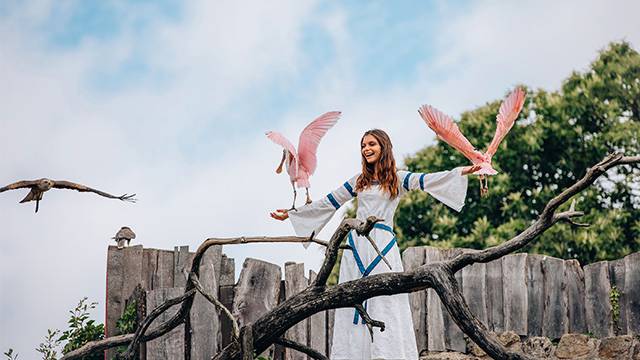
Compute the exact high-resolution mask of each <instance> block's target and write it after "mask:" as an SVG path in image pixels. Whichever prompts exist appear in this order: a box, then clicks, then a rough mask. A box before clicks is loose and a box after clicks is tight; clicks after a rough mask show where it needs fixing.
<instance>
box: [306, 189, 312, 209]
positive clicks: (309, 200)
mask: <svg viewBox="0 0 640 360" xmlns="http://www.w3.org/2000/svg"><path fill="white" fill-rule="evenodd" d="M305 189H306V190H307V202H306V203H305V205H309V204H311V202H312V201H311V197H309V188H305Z"/></svg>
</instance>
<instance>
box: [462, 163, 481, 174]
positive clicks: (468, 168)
mask: <svg viewBox="0 0 640 360" xmlns="http://www.w3.org/2000/svg"><path fill="white" fill-rule="evenodd" d="M480 168H481V166H480V165H470V166H465V167H463V168H462V175H469V174H473V173H474V172H476V171H478V170H480Z"/></svg>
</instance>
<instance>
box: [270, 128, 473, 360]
mask: <svg viewBox="0 0 640 360" xmlns="http://www.w3.org/2000/svg"><path fill="white" fill-rule="evenodd" d="M360 148H361V151H360V153H361V158H362V172H361V173H360V174H358V175H356V176H354V177H352V178H351V179H349V180H348V181H347V182H345V183H344V184H343V185H342V186H341V187H339V188H338V189H336V190H334V191H332V192H331V193H329V194H328V195H327V196H326V197H324V198H323V199H321V200H318V201H315V202H313V203H311V204H308V205H306V206H304V207H302V208H300V209H299V210H297V211H288V210H284V209H280V210H277V211H276V212H273V213H271V217H273V218H275V219H278V220H285V219H287V218H289V219H291V223H292V225H293V228H294V230H295V232H296V234H297V235H298V236H305V237H308V236H310V235H311V234H317V233H319V232H320V230H322V228H323V227H324V226H325V225H326V224H327V222H329V220H330V219H331V217H332V216H333V214H335V212H336V211H337V210H338V209H339V208H340V207H341V206H342V205H344V204H345V203H347V202H348V201H350V200H351V199H353V198H355V197H358V210H357V215H356V217H357V218H358V219H361V220H364V219H366V218H367V217H369V216H375V217H377V218H379V219H381V221H380V222H378V223H376V224H375V226H374V228H373V230H372V231H371V233H370V239H368V238H366V237H365V236H360V235H358V234H357V233H355V232H353V231H352V232H350V233H349V235H348V239H347V241H348V243H349V246H350V247H351V248H352V249H353V251H352V252H349V251H345V252H344V253H343V255H342V259H341V265H340V278H339V283H344V282H346V281H351V280H356V279H360V278H362V277H365V276H369V275H373V274H380V273H385V272H390V271H404V269H403V266H402V260H401V258H400V251H399V249H398V244H397V239H396V236H395V233H394V231H393V216H394V213H395V210H396V208H397V206H398V203H399V201H400V197H401V196H402V195H404V194H406V193H407V192H409V191H411V190H420V191H425V192H427V193H429V194H430V195H432V196H433V197H435V198H436V199H438V200H440V201H442V202H443V203H445V204H446V205H448V206H450V207H451V208H453V209H455V210H456V211H460V210H461V209H462V207H463V206H464V200H465V197H466V193H467V178H466V177H465V176H464V175H467V174H469V173H471V172H473V171H476V170H478V167H477V166H468V167H464V168H456V169H454V170H451V171H443V172H438V173H433V174H420V173H411V172H408V171H398V170H396V163H395V159H394V157H393V151H392V150H393V146H392V144H391V140H390V139H389V136H388V135H387V134H386V133H385V132H384V131H382V130H379V129H374V130H369V131H367V132H366V133H365V134H364V135H363V137H362V139H361V141H360ZM380 249H382V250H380ZM382 261H384V263H382ZM362 305H363V307H362V308H360V309H359V310H353V309H348V308H341V309H336V318H335V327H334V332H333V346H332V349H331V356H330V358H331V359H334V360H340V359H343V360H346V359H365V360H370V359H394V360H399V359H405V360H415V359H417V358H418V350H417V348H416V340H415V335H414V332H413V325H412V324H413V323H412V320H411V311H410V309H409V298H408V295H407V294H399V295H393V296H381V297H374V298H371V299H368V300H366V301H365V302H364V304H362ZM363 309H364V312H366V313H368V314H369V315H370V317H371V318H372V319H373V320H379V321H382V322H384V323H385V331H384V332H375V334H374V333H371V334H370V333H369V331H370V330H368V328H367V326H365V322H364V319H363V317H364V314H363V313H362V312H361V311H363ZM371 331H373V330H371ZM374 337H375V341H373V339H374Z"/></svg>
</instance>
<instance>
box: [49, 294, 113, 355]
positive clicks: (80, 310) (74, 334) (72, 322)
mask: <svg viewBox="0 0 640 360" xmlns="http://www.w3.org/2000/svg"><path fill="white" fill-rule="evenodd" d="M97 304H98V303H96V302H92V303H87V298H86V297H85V298H82V299H81V300H80V302H79V303H78V306H76V308H75V309H73V310H70V311H69V312H70V313H71V318H69V322H68V323H69V329H68V330H66V331H64V332H63V333H62V336H61V337H60V339H59V341H65V340H66V341H67V343H66V344H65V346H64V348H63V349H62V353H63V354H66V353H68V352H70V351H73V350H75V349H78V348H80V347H81V346H82V345H84V344H86V343H87V342H89V341H94V340H102V339H103V338H104V325H103V324H96V322H95V320H92V319H89V311H91V310H92V309H94V308H95V307H96V305H97ZM84 359H85V360H103V359H104V354H103V353H102V351H98V352H96V353H93V354H91V355H89V356H86V357H84Z"/></svg>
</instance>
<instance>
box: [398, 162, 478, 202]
mask: <svg viewBox="0 0 640 360" xmlns="http://www.w3.org/2000/svg"><path fill="white" fill-rule="evenodd" d="M398 180H399V181H400V182H401V183H402V186H401V189H400V191H401V193H404V192H407V191H410V190H421V191H425V192H427V193H428V194H429V195H431V196H433V197H434V198H436V199H437V200H438V201H440V202H442V203H443V204H445V205H447V206H448V207H450V208H452V209H453V210H455V211H458V212H460V210H462V207H463V206H464V200H465V198H466V197H467V185H468V179H467V177H466V176H464V175H462V167H457V168H455V169H453V170H449V171H439V172H435V173H430V174H426V173H412V172H409V171H403V170H401V171H398Z"/></svg>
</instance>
